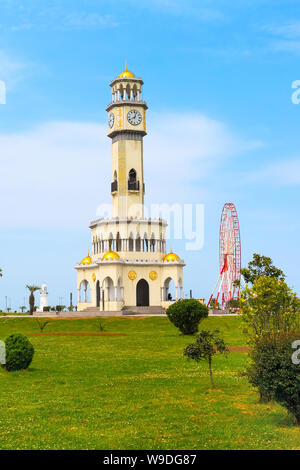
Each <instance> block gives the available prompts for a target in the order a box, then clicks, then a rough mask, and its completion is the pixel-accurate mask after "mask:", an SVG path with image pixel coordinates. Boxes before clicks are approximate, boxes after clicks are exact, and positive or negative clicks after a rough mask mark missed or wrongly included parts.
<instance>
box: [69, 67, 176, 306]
mask: <svg viewBox="0 0 300 470" xmlns="http://www.w3.org/2000/svg"><path fill="white" fill-rule="evenodd" d="M143 84H144V83H143V80H142V79H141V78H136V77H135V76H134V74H133V73H132V72H130V71H129V70H127V67H126V69H125V71H124V72H122V73H121V74H120V75H119V76H118V77H117V78H115V79H114V80H113V81H112V82H111V83H110V86H111V90H112V101H111V103H110V104H109V105H108V106H107V108H106V110H107V112H108V137H110V138H111V140H112V183H111V194H112V218H110V219H106V218H101V219H98V220H95V221H93V222H91V224H90V228H91V230H92V256H90V255H88V256H87V257H86V258H84V259H83V260H82V261H81V263H79V264H77V265H76V266H75V268H76V269H77V288H78V306H77V308H78V310H81V311H87V312H88V311H90V312H91V311H94V310H95V309H96V311H105V312H110V311H112V312H116V311H120V312H122V313H124V314H126V313H136V312H142V313H160V312H163V311H164V310H163V309H164V308H166V307H167V306H168V305H169V303H170V301H173V300H176V299H179V298H182V293H183V284H182V281H183V266H184V261H183V260H181V259H180V258H179V256H178V255H176V254H175V253H173V252H172V251H171V252H170V253H168V254H166V227H167V222H166V221H165V220H162V219H149V218H148V219H146V218H145V216H144V194H145V184H144V168H143V138H144V137H145V135H146V134H147V133H146V110H147V109H148V108H147V105H146V103H145V101H143V100H142V86H143ZM171 280H174V283H175V288H176V299H172V300H171V299H170V295H169V284H170V281H171ZM88 290H90V298H88Z"/></svg>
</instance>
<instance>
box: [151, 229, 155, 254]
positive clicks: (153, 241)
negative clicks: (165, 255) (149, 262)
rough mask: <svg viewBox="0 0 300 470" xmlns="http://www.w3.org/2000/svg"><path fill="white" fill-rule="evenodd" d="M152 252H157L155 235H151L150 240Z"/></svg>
mask: <svg viewBox="0 0 300 470" xmlns="http://www.w3.org/2000/svg"><path fill="white" fill-rule="evenodd" d="M150 251H151V252H152V253H154V251H155V238H154V233H152V235H151V240H150Z"/></svg>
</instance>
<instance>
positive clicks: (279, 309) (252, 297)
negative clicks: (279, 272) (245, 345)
mask: <svg viewBox="0 0 300 470" xmlns="http://www.w3.org/2000/svg"><path fill="white" fill-rule="evenodd" d="M240 305H241V310H240V314H241V317H242V320H243V322H244V323H245V324H246V325H247V328H248V332H249V335H250V342H253V341H254V342H255V341H256V339H257V338H258V337H260V336H262V335H263V334H265V333H274V332H281V331H289V330H292V329H295V328H297V326H298V324H299V313H298V312H299V308H300V301H299V299H298V298H297V295H296V294H295V293H294V292H293V291H292V289H291V288H290V287H289V286H288V285H287V284H286V282H284V281H283V280H278V279H277V278H276V277H268V276H263V277H258V278H257V279H256V280H254V283H253V285H252V287H251V288H249V287H246V288H245V289H244V290H243V291H242V293H241V299H240Z"/></svg>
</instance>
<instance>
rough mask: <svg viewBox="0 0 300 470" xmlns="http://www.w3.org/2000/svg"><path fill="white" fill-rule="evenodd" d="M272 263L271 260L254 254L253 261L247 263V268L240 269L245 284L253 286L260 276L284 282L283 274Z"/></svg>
mask: <svg viewBox="0 0 300 470" xmlns="http://www.w3.org/2000/svg"><path fill="white" fill-rule="evenodd" d="M272 263H273V261H272V259H271V258H268V257H267V256H262V255H259V254H257V253H254V255H253V260H252V261H250V263H248V268H243V269H241V274H242V275H243V276H244V279H245V282H246V284H248V283H251V284H253V283H254V281H255V280H256V279H257V278H258V277H261V276H268V277H274V278H276V279H278V280H281V281H284V279H285V274H284V273H283V271H281V269H279V268H276V266H274V265H273V264H272Z"/></svg>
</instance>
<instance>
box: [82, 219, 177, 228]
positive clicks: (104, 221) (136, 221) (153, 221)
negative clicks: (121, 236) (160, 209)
mask: <svg viewBox="0 0 300 470" xmlns="http://www.w3.org/2000/svg"><path fill="white" fill-rule="evenodd" d="M121 223H123V224H132V223H133V224H148V225H152V224H153V225H161V226H162V227H167V226H168V223H167V221H166V220H164V219H151V218H148V219H134V218H126V219H119V217H112V218H107V219H105V218H103V217H102V218H99V219H96V220H93V221H92V222H90V225H89V228H94V227H97V226H98V225H107V224H108V225H109V224H114V225H115V224H121Z"/></svg>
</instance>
